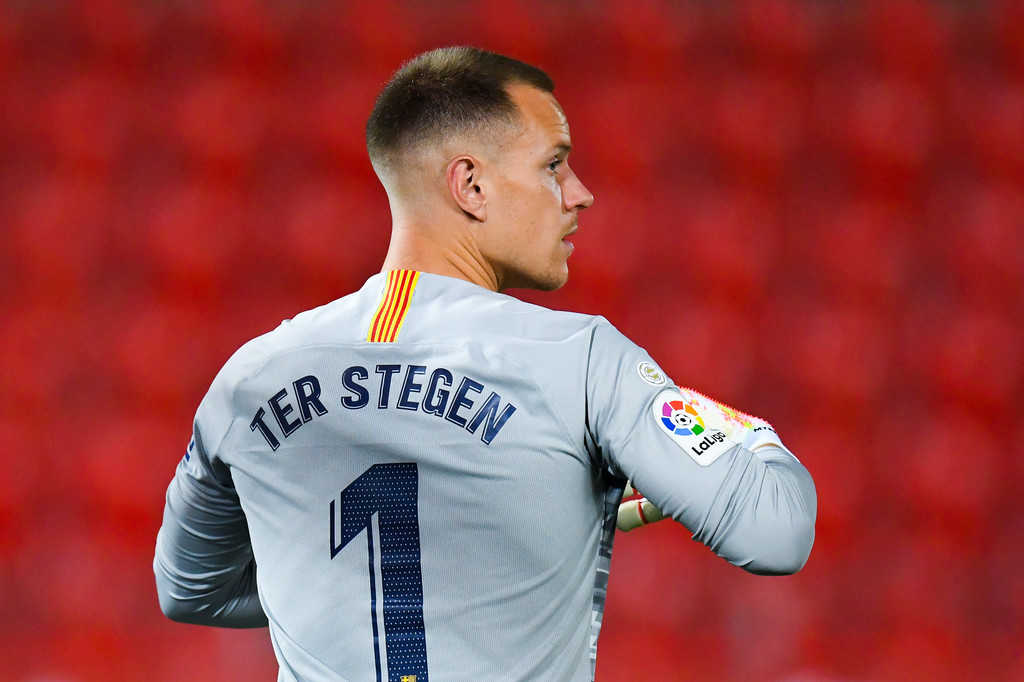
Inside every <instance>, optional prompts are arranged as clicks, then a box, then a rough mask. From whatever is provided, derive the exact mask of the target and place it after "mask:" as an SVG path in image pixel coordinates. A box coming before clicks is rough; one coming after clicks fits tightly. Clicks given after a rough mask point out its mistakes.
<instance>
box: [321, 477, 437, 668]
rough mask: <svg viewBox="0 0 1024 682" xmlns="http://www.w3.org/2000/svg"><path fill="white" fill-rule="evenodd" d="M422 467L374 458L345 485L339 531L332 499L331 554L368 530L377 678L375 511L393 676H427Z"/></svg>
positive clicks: (385, 617)
mask: <svg viewBox="0 0 1024 682" xmlns="http://www.w3.org/2000/svg"><path fill="white" fill-rule="evenodd" d="M418 495H419V471H418V469H417V467H416V465H415V464H412V463H403V464H374V465H373V466H372V467H370V468H369V469H367V470H366V471H364V472H363V475H362V476H360V477H359V478H357V479H356V480H354V481H352V483H351V484H350V485H349V486H348V487H347V488H345V489H344V490H343V491H341V497H340V499H339V500H338V505H339V507H340V509H341V512H340V514H339V515H338V516H339V517H340V519H341V538H340V540H339V541H337V542H335V538H336V537H337V533H336V522H335V505H334V500H331V558H332V559H333V558H334V557H335V556H337V555H338V552H340V551H341V550H343V549H344V548H345V546H346V545H348V543H349V542H350V541H351V540H352V539H353V538H354V537H355V536H357V535H359V533H361V532H363V531H364V530H365V531H366V543H367V555H368V558H369V565H370V622H371V623H373V655H374V663H375V665H376V667H377V680H378V682H380V681H381V679H382V678H381V660H380V641H379V634H378V632H377V585H376V578H375V577H374V576H375V573H376V571H375V554H376V553H375V552H374V542H373V516H374V514H376V515H377V526H378V528H379V531H380V548H379V549H380V575H381V598H382V599H383V602H384V642H385V647H386V651H387V657H388V682H402V680H403V679H404V680H416V682H428V680H427V634H426V630H425V629H424V626H423V577H422V574H421V573H420V528H419V516H418V511H417V508H418V505H419V497H418Z"/></svg>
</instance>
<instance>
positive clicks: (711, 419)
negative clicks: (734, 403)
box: [651, 389, 736, 466]
mask: <svg viewBox="0 0 1024 682" xmlns="http://www.w3.org/2000/svg"><path fill="white" fill-rule="evenodd" d="M712 412H713V410H709V409H708V407H707V406H706V405H704V404H702V402H701V401H697V400H693V399H687V398H686V397H684V395H683V394H682V393H681V392H679V391H678V390H673V389H668V390H665V391H662V392H661V393H659V394H658V395H657V397H656V398H655V399H654V403H653V404H652V405H651V415H652V416H653V418H654V422H655V423H656V424H657V425H658V426H659V427H660V428H661V430H662V431H664V432H665V433H666V434H668V436H669V437H670V438H671V439H672V441H673V442H674V443H675V444H676V445H678V446H679V447H680V448H681V449H682V450H683V451H684V452H686V454H688V455H689V456H690V457H692V458H693V460H694V461H695V462H697V464H700V465H701V466H708V465H709V464H711V463H712V462H714V461H715V460H716V459H718V458H719V457H721V456H722V455H723V454H724V453H725V452H726V451H728V450H729V448H731V447H732V446H733V445H735V444H736V443H735V442H734V441H732V440H730V439H729V438H728V436H727V435H726V434H725V432H724V431H723V430H722V429H720V428H715V427H716V426H717V425H718V422H719V419H717V416H718V415H716V414H713V413H712Z"/></svg>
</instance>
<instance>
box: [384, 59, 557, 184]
mask: <svg viewBox="0 0 1024 682" xmlns="http://www.w3.org/2000/svg"><path fill="white" fill-rule="evenodd" d="M513 84H524V85H530V86H533V87H535V88H538V89H540V90H544V91H546V92H552V91H553V90H554V88H555V85H554V83H553V82H552V80H551V78H550V77H549V76H548V75H547V74H546V73H544V72H543V71H542V70H540V69H538V68H537V67H535V66H531V65H530V64H527V63H525V62H521V61H519V60H517V59H513V58H511V57H506V56H504V55H501V54H496V53H494V52H487V51H485V50H481V49H478V48H474V47H444V48H439V49H436V50H431V51H430V52H425V53H424V54H421V55H419V56H418V57H415V58H413V59H411V60H410V61H408V62H406V63H405V64H404V65H403V66H402V67H401V68H400V69H399V70H398V71H396V72H395V75H394V76H392V78H391V80H390V81H389V82H388V84H387V85H385V86H384V89H383V90H382V91H381V92H380V94H379V95H378V96H377V101H376V104H375V105H374V107H373V112H372V113H371V114H370V118H369V120H368V121H367V123H366V149H367V151H368V152H369V154H370V161H371V163H373V166H374V168H375V169H377V172H378V173H379V172H381V171H382V170H387V169H388V168H390V166H391V165H392V162H393V161H394V159H395V157H396V155H397V154H398V153H401V152H402V151H404V150H406V149H408V148H410V147H412V146H416V145H419V144H422V143H424V142H434V141H438V140H439V139H441V137H442V136H447V135H452V134H459V133H464V132H467V131H469V130H472V129H474V128H487V127H492V126H495V125H502V124H505V125H507V124H511V123H514V122H515V121H517V120H518V115H519V112H518V109H517V108H516V105H515V103H514V102H513V101H512V98H511V96H510V95H509V94H508V86H509V85H513Z"/></svg>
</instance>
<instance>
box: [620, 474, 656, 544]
mask: <svg viewBox="0 0 1024 682" xmlns="http://www.w3.org/2000/svg"><path fill="white" fill-rule="evenodd" d="M663 518H665V515H664V514H663V513H661V510H660V509H658V508H657V507H655V506H654V503H653V502H651V501H650V500H648V499H647V498H646V497H643V496H642V495H640V493H639V492H637V489H636V488H634V487H633V484H632V483H629V482H627V483H626V491H625V493H623V495H622V502H621V503H620V504H619V516H618V520H617V521H616V523H615V525H616V527H617V528H618V529H619V530H621V531H623V532H629V531H631V530H633V529H634V528H639V527H640V526H646V525H647V524H649V523H654V522H655V521H661V520H662V519H663Z"/></svg>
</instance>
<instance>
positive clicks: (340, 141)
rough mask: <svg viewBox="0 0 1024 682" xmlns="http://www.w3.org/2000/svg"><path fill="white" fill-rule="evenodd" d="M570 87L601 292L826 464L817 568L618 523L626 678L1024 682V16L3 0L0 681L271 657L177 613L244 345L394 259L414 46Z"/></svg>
mask: <svg viewBox="0 0 1024 682" xmlns="http://www.w3.org/2000/svg"><path fill="white" fill-rule="evenodd" d="M445 44H474V45H478V46H480V47H484V48H488V49H492V50H497V51H501V52H506V53H508V54H511V55H513V56H516V57H519V58H521V59H525V60H527V61H531V62H533V63H536V64H538V65H540V66H542V67H543V68H545V69H546V70H547V71H548V72H549V73H551V74H552V76H553V77H554V78H555V81H556V83H557V89H556V95H557V96H558V98H559V99H560V101H561V102H562V104H563V105H564V107H565V109H566V111H567V114H568V116H569V120H570V123H571V126H572V133H573V138H574V143H575V149H576V150H575V151H574V154H573V166H574V168H575V170H576V172H577V173H578V174H579V176H580V177H581V179H583V181H584V182H585V183H586V184H587V185H588V186H589V187H590V189H591V190H592V191H593V192H594V194H595V195H596V203H595V206H594V208H592V209H590V210H589V211H587V212H586V213H584V214H583V216H582V219H581V232H580V235H579V238H578V240H577V246H578V249H577V252H576V255H574V256H573V260H572V277H571V281H570V284H569V285H568V286H567V287H565V288H564V289H563V290H561V291H559V292H556V293H554V294H544V295H535V294H527V295H525V296H524V297H526V298H528V299H529V300H533V301H536V302H540V303H542V304H544V305H548V306H550V307H556V308H566V309H572V310H579V311H584V312H591V313H600V314H604V315H605V316H607V317H608V318H609V319H610V320H611V321H612V322H613V323H615V324H616V325H617V326H618V327H619V328H620V329H621V330H623V331H624V332H625V333H626V334H627V335H628V336H630V337H631V338H633V339H634V340H636V341H637V342H638V343H639V344H640V345H642V346H645V347H646V348H647V349H648V350H649V351H650V352H651V353H652V355H653V356H654V357H655V358H656V359H657V360H658V361H659V363H660V364H662V365H663V366H664V368H665V369H666V370H667V371H668V372H669V373H670V375H671V376H672V377H673V378H675V379H676V380H677V381H679V382H682V383H685V384H688V385H691V386H693V387H695V388H698V389H700V390H702V391H704V392H707V393H710V394H712V395H714V396H715V397H717V398H719V399H720V400H723V401H725V402H728V403H731V404H734V405H736V406H738V407H740V408H741V409H744V410H747V411H750V412H753V413H755V414H759V415H762V416H764V417H766V418H768V419H769V420H771V421H773V422H774V423H775V425H776V426H777V427H778V429H779V431H780V433H781V435H782V437H783V439H784V440H785V441H786V442H787V444H788V445H790V447H791V448H792V449H793V450H794V451H795V452H796V453H797V454H798V455H799V456H800V457H801V459H802V460H803V461H804V463H805V464H806V465H807V466H808V468H809V469H810V470H811V472H812V473H813V474H814V476H815V479H816V481H817V485H818V493H819V500H820V509H819V517H818V536H817V542H816V546H815V549H814V551H813V553H812V555H811V559H810V562H809V563H808V565H807V567H806V568H805V569H804V571H803V572H801V573H800V574H798V575H796V576H793V577H785V578H757V577H753V576H748V575H746V574H744V573H743V572H742V571H740V570H738V569H735V568H732V567H730V566H728V565H727V564H725V563H724V562H722V561H721V560H719V559H717V558H715V557H713V556H712V555H711V554H710V552H708V551H707V550H706V549H704V548H703V547H701V546H699V545H697V544H695V543H693V542H692V541H690V540H689V538H688V535H687V533H686V532H685V531H684V530H683V529H681V528H679V527H678V526H670V525H669V524H662V525H660V526H656V527H653V528H649V529H644V530H643V531H642V532H636V533H632V534H630V535H623V536H620V537H619V538H618V540H617V543H616V551H615V556H614V560H613V570H612V578H611V588H610V594H609V601H608V609H607V613H606V618H605V630H604V633H603V635H602V641H601V648H600V656H599V663H598V679H599V680H604V681H609V682H610V681H613V680H639V679H645V680H646V679H664V680H706V679H721V680H748V679H763V680H906V679H928V680H964V679H979V680H982V679H983V680H998V679H1006V680H1011V679H1024V621H1022V616H1024V569H1021V567H1020V564H1021V563H1022V560H1024V532H1022V531H1024V504H1022V494H1021V492H1022V489H1024V486H1022V482H1024V452H1022V445H1021V443H1022V440H1024V428H1022V423H1024V422H1022V419H1021V417H1022V414H1021V412H1022V410H1021V407H1020V405H1021V403H1022V400H1024V381H1022V363H1024V2H1020V1H1016V0H1015V1H1009V2H984V3H973V2H953V1H952V0H947V1H945V2H925V1H923V0H872V1H868V2H840V1H838V0H835V1H826V0H813V1H812V0H799V1H798V0H746V1H741V2H713V1H712V0H701V1H689V2H683V1H670V0H601V1H586V2H584V1H583V0H576V1H572V2H560V3H554V2H546V1H544V0H481V1H480V2H476V3H463V2H454V1H451V0H443V1H440V2H397V1H391V2H389V1H386V0H385V1H382V0H374V1H372V2H327V1H326V0H301V1H292V2H289V1H286V0H278V1H277V2H270V3H266V2H256V1H255V0H216V1H209V2H199V1H194V2H158V1H156V0H151V1H145V2H144V1H139V0H97V1H87V0H81V1H78V2H69V1H66V0H61V1H52V2H33V1H32V0H7V1H6V2H3V3H2V4H0V94H2V97H0V100H2V101H0V107H2V108H0V315H2V318H3V324H2V325H0V468H2V473H0V651H2V652H3V653H2V656H0V659H2V660H0V668H2V669H0V679H9V680H24V681H35V680H48V681H50V680H72V681H77V680H195V679H201V680H229V681H230V680H252V679H274V678H275V675H276V666H275V663H274V660H273V654H272V651H271V648H270V643H269V637H268V635H267V633H266V631H265V630H257V631H227V630H214V629H206V628H198V627H191V626H184V625H178V624H174V623H171V622H169V621H166V620H165V619H164V618H163V617H162V616H161V614H160V612H159V609H158V607H157V601H156V595H155V590H154V586H153V578H152V571H151V561H152V550H153V543H154V538H155V534H156V530H157V528H158V527H159V523H160V514H161V511H162V498H163V493H164V490H165V487H166V485H167V483H168V481H169V479H170V476H171V475H172V472H173V470H174V467H175V465H176V464H177V462H178V460H179V459H180V457H181V455H182V453H183V451H184V447H185V445H186V443H187V442H188V438H189V430H190V424H191V418H192V414H193V411H194V410H195V407H196V406H197V404H198V402H199V400H200V399H201V397H202V396H203V394H204V393H205V390H206V388H207V386H208V384H209V382H210V381H211V379H212V378H213V375H214V374H215V373H216V371H217V369H218V368H219V367H220V365H221V364H222V363H223V361H224V360H225V359H226V358H227V357H228V356H229V355H230V354H231V353H232V352H233V351H234V350H235V349H236V348H237V347H238V346H239V345H241V344H242V343H243V342H245V341H246V340H248V339H249V338H251V337H253V336H255V335H257V334H259V333H261V332H263V331H266V330H269V329H271V328H272V327H274V326H276V324H277V323H278V322H279V321H280V320H281V319H283V318H287V317H291V316H292V315H293V314H295V313H296V312H297V311H299V310H302V309H306V308H310V307H313V306H316V305H319V304H321V303H324V302H326V301H328V300H331V299H333V298H336V297H338V296H340V295H342V294H345V293H347V292H349V291H351V290H353V289H355V288H357V287H358V286H359V285H360V284H361V283H362V282H363V281H364V280H365V278H366V277H368V276H369V275H371V274H372V273H374V272H376V271H377V269H378V267H379V264H380V261H381V259H382V257H383V255H384V251H385V248H386V245H387V237H388V228H389V217H388V213H387V203H386V200H385V196H384V193H383V190H382V189H380V187H379V186H378V184H377V182H376V179H375V177H374V176H373V174H372V172H371V169H370V166H369V163H368V161H367V160H366V158H365V152H364V147H363V136H362V134H363V125H364V122H365V119H366V116H367V114H368V113H369V110H370V107H371V106H372V101H373V97H374V95H375V93H376V91H377V90H378V88H379V87H380V86H381V85H382V83H383V82H384V81H385V80H386V79H387V77H388V76H389V75H390V73H391V72H392V71H393V70H394V69H395V68H397V67H398V66H399V65H400V64H401V62H403V61H404V60H405V59H407V58H409V57H411V56H412V55H414V54H416V53H418V52H420V51H423V50H425V49H429V48H432V47H437V46H440V45H445Z"/></svg>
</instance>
